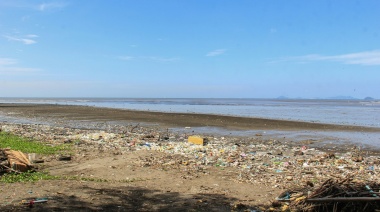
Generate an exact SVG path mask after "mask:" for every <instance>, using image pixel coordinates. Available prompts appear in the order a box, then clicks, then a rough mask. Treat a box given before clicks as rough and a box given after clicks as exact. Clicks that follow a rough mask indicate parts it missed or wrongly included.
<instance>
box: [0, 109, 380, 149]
mask: <svg viewBox="0 0 380 212" xmlns="http://www.w3.org/2000/svg"><path fill="white" fill-rule="evenodd" d="M0 122H3V123H16V124H44V125H49V126H64V127H67V128H72V129H93V130H108V131H109V130H112V128H115V129H117V128H119V127H122V126H129V127H133V126H142V127H145V128H147V129H148V131H149V129H150V130H154V131H161V132H165V131H171V132H173V133H177V134H188V135H191V134H192V135H203V136H211V137H212V136H227V137H240V138H241V139H243V140H245V139H250V138H260V140H276V141H280V142H281V143H284V144H287V145H290V146H292V145H293V146H297V145H308V146H310V147H312V148H317V149H321V150H323V151H339V152H345V151H350V149H352V148H353V147H360V148H361V149H363V150H364V149H365V150H368V151H370V152H373V153H374V154H378V153H379V152H380V147H379V142H380V140H379V139H380V128H372V127H364V126H349V125H334V124H322V123H309V122H299V121H287V120H272V119H262V118H247V117H233V116H221V115H210V114H194V113H165V112H152V111H135V110H126V109H115V108H102V107H92V106H77V105H50V104H4V103H0Z"/></svg>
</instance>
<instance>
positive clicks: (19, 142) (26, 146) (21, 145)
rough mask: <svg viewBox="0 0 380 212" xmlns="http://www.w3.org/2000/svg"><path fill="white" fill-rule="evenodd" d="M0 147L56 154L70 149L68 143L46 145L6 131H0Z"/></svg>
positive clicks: (25, 151) (70, 146)
mask: <svg viewBox="0 0 380 212" xmlns="http://www.w3.org/2000/svg"><path fill="white" fill-rule="evenodd" d="M0 148H11V149H12V150H19V151H21V152H24V153H37V154H44V155H47V154H57V153H68V152H69V151H70V150H71V149H72V145H70V144H59V145H55V146H52V145H47V144H43V143H41V142H37V141H33V140H32V139H28V138H23V137H20V136H16V135H12V134H10V133H7V132H0Z"/></svg>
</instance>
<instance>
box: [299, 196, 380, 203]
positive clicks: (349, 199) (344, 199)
mask: <svg viewBox="0 0 380 212" xmlns="http://www.w3.org/2000/svg"><path fill="white" fill-rule="evenodd" d="M352 201H355V202H371V201H380V198H379V197H335V198H311V199H306V202H352Z"/></svg>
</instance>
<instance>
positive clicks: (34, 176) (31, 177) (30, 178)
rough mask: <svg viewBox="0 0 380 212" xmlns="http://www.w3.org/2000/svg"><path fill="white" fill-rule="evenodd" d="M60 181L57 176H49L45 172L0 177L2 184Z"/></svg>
mask: <svg viewBox="0 0 380 212" xmlns="http://www.w3.org/2000/svg"><path fill="white" fill-rule="evenodd" d="M56 179H60V178H59V177H57V176H52V175H49V174H47V173H45V172H29V171H28V172H23V173H19V174H16V173H10V174H4V175H2V176H0V182H2V183H16V182H35V181H39V180H56Z"/></svg>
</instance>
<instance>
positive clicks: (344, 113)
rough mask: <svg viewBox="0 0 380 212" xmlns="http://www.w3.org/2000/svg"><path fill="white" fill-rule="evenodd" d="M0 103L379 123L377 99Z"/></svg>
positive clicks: (39, 100) (38, 100)
mask: <svg viewBox="0 0 380 212" xmlns="http://www.w3.org/2000/svg"><path fill="white" fill-rule="evenodd" d="M0 103H40V104H41V103H43V104H62V105H85V106H94V107H108V108H120V109H129V110H142V111H159V112H173V113H201V114H217V115H228V116H240V117H256V118H268V119H280V120H294V121H306V122H315V123H327V124H343V125H356V126H367V127H380V100H351V99H350V100H319V99H310V100H309V99H197V98H165V99H162V98H0Z"/></svg>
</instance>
